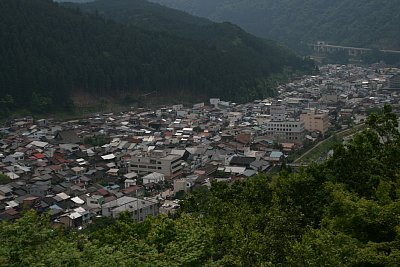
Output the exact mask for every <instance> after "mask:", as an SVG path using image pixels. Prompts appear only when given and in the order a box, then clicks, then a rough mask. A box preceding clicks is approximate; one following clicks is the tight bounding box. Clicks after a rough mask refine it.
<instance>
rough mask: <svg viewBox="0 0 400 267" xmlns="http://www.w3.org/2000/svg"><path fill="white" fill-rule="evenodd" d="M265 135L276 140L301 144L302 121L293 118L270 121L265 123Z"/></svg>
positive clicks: (302, 136) (302, 139) (303, 133)
mask: <svg viewBox="0 0 400 267" xmlns="http://www.w3.org/2000/svg"><path fill="white" fill-rule="evenodd" d="M265 128H266V135H267V136H269V137H271V138H272V139H273V140H274V141H277V142H290V143H296V144H301V143H302V142H303V141H304V135H305V132H304V123H303V122H301V121H295V120H286V121H270V122H267V123H266V124H265Z"/></svg>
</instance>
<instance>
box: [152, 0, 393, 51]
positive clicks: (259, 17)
mask: <svg viewBox="0 0 400 267" xmlns="http://www.w3.org/2000/svg"><path fill="white" fill-rule="evenodd" d="M152 1H153V2H157V3H161V4H165V5H167V6H170V7H173V8H177V9H181V10H185V11H187V12H189V13H192V14H194V15H198V16H204V17H207V18H210V19H212V20H215V21H230V22H232V23H236V24H238V25H240V26H241V27H243V28H244V29H245V30H247V31H249V32H250V33H253V34H256V35H258V36H262V37H265V38H271V39H275V40H280V41H283V42H284V43H285V44H287V45H288V46H290V47H292V48H296V49H298V50H299V49H300V48H304V46H305V45H306V44H307V43H312V42H315V41H317V40H324V41H328V42H331V43H333V44H340V45H348V46H358V47H371V48H380V49H397V50H400V37H399V36H400V27H399V25H400V15H399V14H400V3H399V1H396V0H388V1H378V0H360V1H353V0H337V1H330V0H309V1H304V0H282V1H275V0H152Z"/></svg>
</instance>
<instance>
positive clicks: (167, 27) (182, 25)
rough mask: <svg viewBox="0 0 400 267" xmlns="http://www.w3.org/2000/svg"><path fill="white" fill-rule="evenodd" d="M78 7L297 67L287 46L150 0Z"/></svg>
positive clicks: (118, 0)
mask: <svg viewBox="0 0 400 267" xmlns="http://www.w3.org/2000/svg"><path fill="white" fill-rule="evenodd" d="M78 6H79V8H80V9H82V10H85V11H89V12H97V13H98V14H100V15H102V16H105V17H107V18H111V19H113V20H116V21H118V22H121V23H123V24H126V25H131V26H135V27H139V28H142V29H150V30H153V31H159V32H166V33H169V34H172V35H177V36H179V37H184V38H186V39H191V40H195V41H200V42H202V43H203V44H204V45H207V46H212V47H214V48H216V49H217V50H220V51H222V52H224V53H229V54H234V55H236V56H239V55H242V56H243V59H244V58H245V57H248V56H250V57H257V58H260V59H267V60H268V63H269V64H271V65H275V66H278V65H279V61H280V60H282V59H284V61H286V62H292V63H294V64H296V60H294V57H293V54H292V53H291V52H290V51H288V50H287V49H285V48H284V47H278V46H277V44H276V43H275V42H273V41H268V40H264V39H260V38H257V37H255V36H253V35H251V34H249V33H247V32H245V31H244V30H242V29H241V28H239V27H237V26H236V25H233V24H231V23H214V22H212V21H210V20H207V19H204V18H200V17H195V16H192V15H189V14H188V13H185V12H182V11H178V10H175V9H170V8H166V7H164V6H161V5H158V4H154V3H151V2H149V1H147V0H113V1H111V0H97V1H94V2H90V3H86V4H82V5H78ZM275 60H277V61H275ZM297 63H300V64H301V62H297ZM296 67H301V66H300V65H299V66H296Z"/></svg>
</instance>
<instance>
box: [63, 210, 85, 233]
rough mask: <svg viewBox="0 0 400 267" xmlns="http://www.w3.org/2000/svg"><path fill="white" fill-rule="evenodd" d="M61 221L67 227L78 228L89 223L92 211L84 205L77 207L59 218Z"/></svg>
mask: <svg viewBox="0 0 400 267" xmlns="http://www.w3.org/2000/svg"><path fill="white" fill-rule="evenodd" d="M59 221H60V223H61V224H62V225H64V227H66V228H78V227H82V226H84V225H86V224H88V223H89V221H90V213H89V211H87V210H85V209H84V208H82V207H79V208H76V209H74V210H72V211H70V212H68V213H66V214H64V215H62V216H61V217H60V219H59Z"/></svg>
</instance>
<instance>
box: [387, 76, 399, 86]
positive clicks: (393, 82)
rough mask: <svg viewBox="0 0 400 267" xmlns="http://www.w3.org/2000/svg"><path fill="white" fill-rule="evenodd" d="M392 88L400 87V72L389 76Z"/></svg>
mask: <svg viewBox="0 0 400 267" xmlns="http://www.w3.org/2000/svg"><path fill="white" fill-rule="evenodd" d="M389 88H390V89H400V74H396V75H393V76H392V77H390V78H389Z"/></svg>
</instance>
